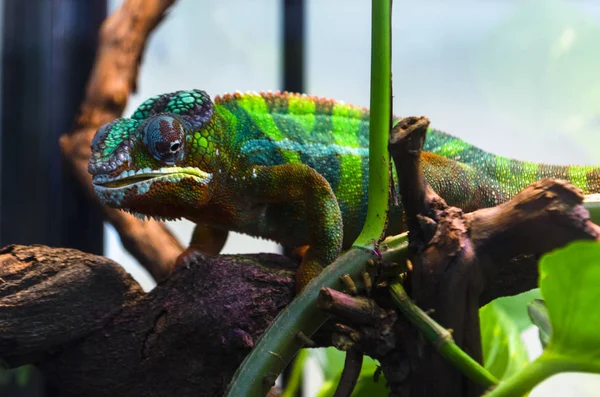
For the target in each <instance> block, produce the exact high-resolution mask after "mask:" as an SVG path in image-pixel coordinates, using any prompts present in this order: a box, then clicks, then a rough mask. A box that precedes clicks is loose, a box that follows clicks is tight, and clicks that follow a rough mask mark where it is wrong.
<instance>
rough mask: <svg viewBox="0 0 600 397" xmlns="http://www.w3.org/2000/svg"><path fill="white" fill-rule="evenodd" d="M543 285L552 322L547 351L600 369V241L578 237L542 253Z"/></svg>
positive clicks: (541, 274)
mask: <svg viewBox="0 0 600 397" xmlns="http://www.w3.org/2000/svg"><path fill="white" fill-rule="evenodd" d="M540 289H541V291H542V296H543V297H544V300H545V302H546V307H547V308H548V313H549V315H550V323H551V325H552V338H551V340H550V343H549V344H548V348H547V349H546V352H545V353H548V354H552V355H556V356H565V357H564V358H565V359H566V360H567V361H571V363H577V364H579V365H581V368H580V370H591V371H593V372H600V310H598V302H599V301H600V244H598V243H597V242H595V241H593V242H592V241H578V242H574V243H572V244H569V245H568V246H567V247H566V248H564V249H560V250H557V251H554V252H552V253H550V254H548V255H545V256H544V257H542V259H541V261H540Z"/></svg>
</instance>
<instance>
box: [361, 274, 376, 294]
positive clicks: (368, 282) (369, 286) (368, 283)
mask: <svg viewBox="0 0 600 397" xmlns="http://www.w3.org/2000/svg"><path fill="white" fill-rule="evenodd" d="M360 275H361V277H362V280H363V283H364V284H365V292H366V293H367V296H371V291H372V289H373V281H372V280H371V276H370V275H369V273H367V272H366V271H364V270H363V271H362V272H361V273H360Z"/></svg>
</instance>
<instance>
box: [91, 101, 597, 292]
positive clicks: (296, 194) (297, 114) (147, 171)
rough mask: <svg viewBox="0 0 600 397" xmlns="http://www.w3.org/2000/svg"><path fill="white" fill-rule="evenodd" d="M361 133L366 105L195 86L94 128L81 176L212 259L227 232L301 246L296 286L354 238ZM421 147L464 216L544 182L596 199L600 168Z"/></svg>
mask: <svg viewBox="0 0 600 397" xmlns="http://www.w3.org/2000/svg"><path fill="white" fill-rule="evenodd" d="M399 120H400V119H396V120H395V122H398V121H399ZM368 137H369V111H368V109H365V108H361V107H356V106H352V105H348V104H344V103H342V102H337V101H334V100H330V99H324V98H317V97H313V96H307V95H300V94H291V93H270V92H269V93H261V94H257V93H245V94H241V93H236V94H227V95H224V96H221V97H216V98H215V100H214V102H213V101H211V99H210V97H209V96H208V95H207V94H206V93H205V92H204V91H200V90H190V91H178V92H174V93H169V94H163V95H158V96H155V97H152V98H150V99H148V100H147V101H145V102H144V103H143V104H142V105H140V107H139V108H138V109H137V110H136V111H135V112H134V113H133V116H131V118H120V119H117V120H114V121H112V122H110V123H108V124H105V125H104V126H102V127H101V128H100V129H99V130H98V132H97V133H96V136H95V137H94V140H93V142H92V156H91V158H90V162H89V166H88V170H89V172H90V173H91V174H92V175H93V183H94V187H95V191H96V194H97V196H98V197H99V198H100V200H101V201H102V203H104V204H106V205H108V206H111V207H115V208H120V209H122V210H125V211H129V212H132V213H134V214H136V215H138V216H140V214H144V215H149V216H152V217H155V218H158V219H162V220H164V219H175V218H187V219H189V220H191V221H193V222H195V223H196V224H197V226H196V229H195V231H194V234H193V236H192V242H191V245H190V247H192V248H193V249H197V250H200V251H202V252H205V253H209V254H217V253H218V252H219V251H220V250H221V248H222V247H223V245H224V243H225V240H226V238H227V233H228V231H230V230H232V231H237V232H242V233H246V234H249V235H252V236H258V237H262V238H266V239H271V240H274V241H276V242H279V243H281V244H283V245H284V246H288V247H301V246H306V245H308V246H309V248H308V250H307V251H306V252H305V255H304V257H303V259H302V263H301V265H300V267H299V268H298V271H297V285H298V288H299V289H300V288H302V287H303V286H304V285H306V283H308V281H309V280H310V279H311V278H313V277H314V276H316V275H317V274H318V273H319V272H320V271H321V270H322V269H323V267H324V266H326V265H328V264H330V263H331V262H332V261H334V260H335V259H336V257H337V256H338V254H339V253H340V250H341V249H343V248H348V247H349V246H350V245H351V244H352V243H353V241H354V240H355V238H356V237H357V236H358V234H359V233H360V230H361V228H362V225H363V223H364V220H365V217H366V212H367V186H368V165H369V163H368V154H369V148H368V142H369V138H368ZM424 151H425V152H424V153H423V154H422V156H423V165H424V172H425V175H426V177H427V180H428V182H429V183H430V185H431V186H432V187H433V189H435V191H437V193H438V194H440V196H442V197H443V198H444V199H445V200H446V201H447V202H448V204H449V205H454V206H457V207H460V208H463V209H464V210H465V211H472V210H475V209H478V208H483V207H491V206H494V205H497V204H499V203H501V202H504V201H507V200H508V199H510V198H511V197H513V196H514V195H516V194H517V193H518V192H519V191H520V190H521V189H523V188H524V187H526V186H527V185H529V184H531V183H533V182H535V181H537V180H539V179H541V178H544V177H555V178H563V179H568V180H570V181H571V182H572V183H573V184H575V185H576V186H578V187H579V188H580V189H582V190H583V192H584V193H585V194H589V193H598V192H600V167H591V166H553V165H542V164H536V163H531V162H523V161H517V160H512V159H508V158H505V157H500V156H495V155H493V154H490V153H486V152H484V151H483V150H481V149H478V148H476V147H474V146H471V145H469V144H468V143H466V142H464V141H462V140H460V139H458V138H456V137H453V136H451V135H449V134H446V133H444V132H441V131H438V130H436V129H431V128H430V129H429V131H428V134H427V139H426V142H425V147H424ZM393 174H394V175H395V172H394V173H393ZM400 205H401V204H392V205H391V208H390V222H389V224H388V229H387V232H386V234H388V235H389V234H394V233H399V232H401V231H402V230H403V227H404V225H403V224H402V208H401V207H400ZM142 217H143V215H142Z"/></svg>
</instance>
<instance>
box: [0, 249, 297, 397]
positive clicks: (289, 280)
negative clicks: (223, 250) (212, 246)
mask: <svg viewBox="0 0 600 397" xmlns="http://www.w3.org/2000/svg"><path fill="white" fill-rule="evenodd" d="M294 268H295V264H293V263H292V262H290V261H289V260H287V259H286V258H284V257H282V256H279V255H272V254H259V255H247V256H219V257H214V258H210V259H205V260H200V261H199V262H197V263H191V264H190V267H189V268H187V269H186V268H183V269H181V270H179V271H177V272H175V273H174V274H173V275H172V276H171V277H169V279H168V280H166V281H165V282H163V283H160V284H159V285H158V286H157V287H156V288H155V289H154V290H153V291H151V292H150V293H148V294H145V293H144V292H143V291H142V289H141V288H140V287H139V286H138V285H137V284H136V282H135V281H134V280H133V279H132V278H131V277H130V276H129V275H128V274H127V273H125V272H124V271H123V269H122V268H121V267H120V266H119V265H118V264H116V263H114V262H112V261H110V260H108V259H106V258H103V257H99V256H94V255H90V254H85V253H82V252H79V251H76V250H71V249H56V248H49V247H44V246H16V245H13V246H7V247H4V248H2V249H0V357H1V358H2V359H3V360H4V361H6V362H7V363H8V364H9V365H10V366H13V367H14V366H18V365H22V364H25V363H34V364H36V365H37V366H38V368H39V369H40V370H41V371H42V372H44V373H45V374H46V375H47V376H48V378H49V379H50V380H52V381H53V382H54V383H55V384H56V385H57V387H59V388H60V390H61V391H62V392H64V393H67V394H69V395H71V394H72V395H85V396H91V397H99V396H128V397H132V396H155V395H161V396H166V395H178V396H179V395H184V396H188V395H189V396H191V395H193V396H211V397H212V396H219V395H223V392H224V390H225V387H226V385H227V383H228V382H229V380H230V379H231V377H232V375H233V373H234V371H235V370H236V368H237V366H238V365H239V364H240V362H241V361H242V359H243V358H244V356H246V355H247V354H248V352H249V351H250V349H251V348H252V347H253V345H254V343H255V341H256V339H257V338H258V336H260V335H261V334H262V333H263V332H264V330H265V328H266V327H267V325H268V324H269V323H270V322H271V321H272V319H273V318H274V316H275V315H276V314H277V313H278V312H279V311H281V310H282V309H283V308H284V307H285V305H287V304H288V303H289V302H290V301H291V299H292V298H293V295H294V288H295V284H294V277H293V274H294Z"/></svg>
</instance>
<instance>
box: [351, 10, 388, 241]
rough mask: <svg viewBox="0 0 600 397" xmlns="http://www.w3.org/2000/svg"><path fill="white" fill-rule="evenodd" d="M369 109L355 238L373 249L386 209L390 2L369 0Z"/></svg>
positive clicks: (380, 232)
mask: <svg viewBox="0 0 600 397" xmlns="http://www.w3.org/2000/svg"><path fill="white" fill-rule="evenodd" d="M371 6H372V13H371V110H370V112H371V113H370V134H369V204H368V205H369V206H368V208H367V218H366V221H365V224H364V226H363V228H362V231H361V232H360V235H359V236H358V238H357V239H356V241H355V242H354V246H355V247H361V248H365V249H373V248H374V247H375V245H376V244H377V242H378V241H379V239H380V238H381V236H382V234H383V231H384V229H385V223H386V220H387V210H388V192H389V183H390V182H389V181H390V176H389V163H390V156H389V153H388V149H387V144H388V137H389V134H390V128H391V124H392V123H391V120H392V118H391V116H392V113H391V112H392V46H391V42H392V38H391V37H392V34H391V32H392V2H391V0H372V2H371Z"/></svg>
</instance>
